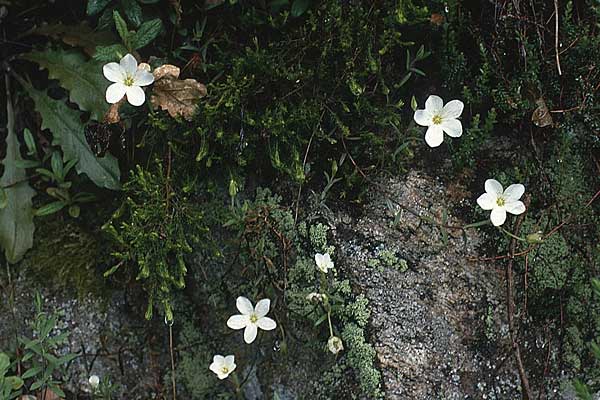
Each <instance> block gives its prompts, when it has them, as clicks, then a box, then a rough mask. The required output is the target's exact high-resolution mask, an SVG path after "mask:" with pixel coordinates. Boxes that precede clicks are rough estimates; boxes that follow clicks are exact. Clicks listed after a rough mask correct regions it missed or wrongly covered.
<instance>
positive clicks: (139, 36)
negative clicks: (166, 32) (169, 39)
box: [113, 10, 162, 52]
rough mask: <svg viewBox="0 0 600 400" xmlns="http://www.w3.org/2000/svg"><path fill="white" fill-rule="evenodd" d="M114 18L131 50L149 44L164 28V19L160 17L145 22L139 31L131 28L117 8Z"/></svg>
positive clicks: (125, 43)
mask: <svg viewBox="0 0 600 400" xmlns="http://www.w3.org/2000/svg"><path fill="white" fill-rule="evenodd" d="M113 18H114V20H115V27H116V28H117V32H118V33H119V36H120V37H121V40H122V41H123V44H124V45H125V47H126V48H127V49H128V50H129V51H130V52H131V51H133V50H137V49H139V48H142V47H144V46H146V45H148V44H149V43H150V42H152V41H153V40H154V39H155V38H156V37H157V36H158V34H159V33H160V31H161V30H162V21H161V20H160V19H158V18H156V19H153V20H150V21H146V22H144V23H143V24H141V26H140V27H139V29H138V30H137V32H136V31H130V30H129V28H128V27H127V22H125V20H124V19H123V18H122V17H121V14H119V12H118V11H117V10H115V11H113ZM138 25H139V24H138Z"/></svg>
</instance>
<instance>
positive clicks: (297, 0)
mask: <svg viewBox="0 0 600 400" xmlns="http://www.w3.org/2000/svg"><path fill="white" fill-rule="evenodd" d="M309 6H310V0H294V2H293V3H292V17H299V16H301V15H302V14H304V13H305V12H306V10H307V9H308V7H309Z"/></svg>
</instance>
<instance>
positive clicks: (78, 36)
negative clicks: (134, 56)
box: [28, 15, 116, 56]
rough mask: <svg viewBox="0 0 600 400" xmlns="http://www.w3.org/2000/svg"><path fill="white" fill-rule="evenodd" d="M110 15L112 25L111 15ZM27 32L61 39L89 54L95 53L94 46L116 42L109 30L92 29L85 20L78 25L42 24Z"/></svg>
mask: <svg viewBox="0 0 600 400" xmlns="http://www.w3.org/2000/svg"><path fill="white" fill-rule="evenodd" d="M110 17H111V18H110V24H111V26H112V15H111V16H110ZM28 33H29V34H32V35H43V36H49V37H51V38H53V39H56V40H62V41H63V42H64V43H66V44H68V45H69V46H72V47H80V48H82V49H83V51H85V52H86V53H87V54H88V55H90V56H93V55H94V54H95V53H96V47H98V46H108V45H109V44H112V43H115V42H116V37H115V35H114V34H113V33H112V32H111V31H109V30H94V29H92V28H91V27H90V26H89V25H88V24H86V23H85V22H82V23H80V24H78V25H64V24H62V23H58V24H49V25H42V26H40V27H38V28H35V29H33V30H32V31H29V32H28Z"/></svg>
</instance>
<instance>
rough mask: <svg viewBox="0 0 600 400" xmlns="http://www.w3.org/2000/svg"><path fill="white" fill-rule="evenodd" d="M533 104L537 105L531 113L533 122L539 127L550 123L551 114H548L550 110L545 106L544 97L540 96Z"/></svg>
mask: <svg viewBox="0 0 600 400" xmlns="http://www.w3.org/2000/svg"><path fill="white" fill-rule="evenodd" d="M535 104H536V105H537V108H536V109H535V110H534V111H533V114H532V115H531V120H532V121H533V123H534V124H535V125H536V126H539V127H540V128H543V127H545V126H549V125H552V115H550V111H548V106H546V102H545V101H544V98H542V97H540V98H539V99H537V100H536V101H535Z"/></svg>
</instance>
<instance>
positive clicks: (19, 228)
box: [0, 76, 35, 263]
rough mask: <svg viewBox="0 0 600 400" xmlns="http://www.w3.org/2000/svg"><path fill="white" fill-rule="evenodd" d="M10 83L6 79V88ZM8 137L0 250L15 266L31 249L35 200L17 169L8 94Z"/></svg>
mask: <svg viewBox="0 0 600 400" xmlns="http://www.w3.org/2000/svg"><path fill="white" fill-rule="evenodd" d="M8 84H9V79H8V76H6V87H7V88H8ZM6 111H7V124H6V128H7V135H6V156H5V158H4V160H3V161H2V164H3V165H4V173H3V174H2V177H0V187H2V188H3V189H4V194H5V196H6V207H4V208H2V209H0V246H1V247H2V248H3V249H4V253H5V255H6V260H7V261H8V262H9V263H16V262H17V261H19V260H20V259H21V258H22V257H23V254H25V252H26V251H27V250H29V249H30V248H31V246H33V231H34V230H35V226H34V225H33V208H32V203H31V199H32V198H33V196H35V190H33V189H32V188H31V187H30V186H29V183H28V182H27V175H26V174H25V170H24V169H22V168H19V167H17V166H16V162H18V161H21V160H22V158H21V153H20V152H19V141H18V139H17V135H16V132H15V114H14V110H13V107H12V100H11V98H10V93H8V90H7V94H6Z"/></svg>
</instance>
